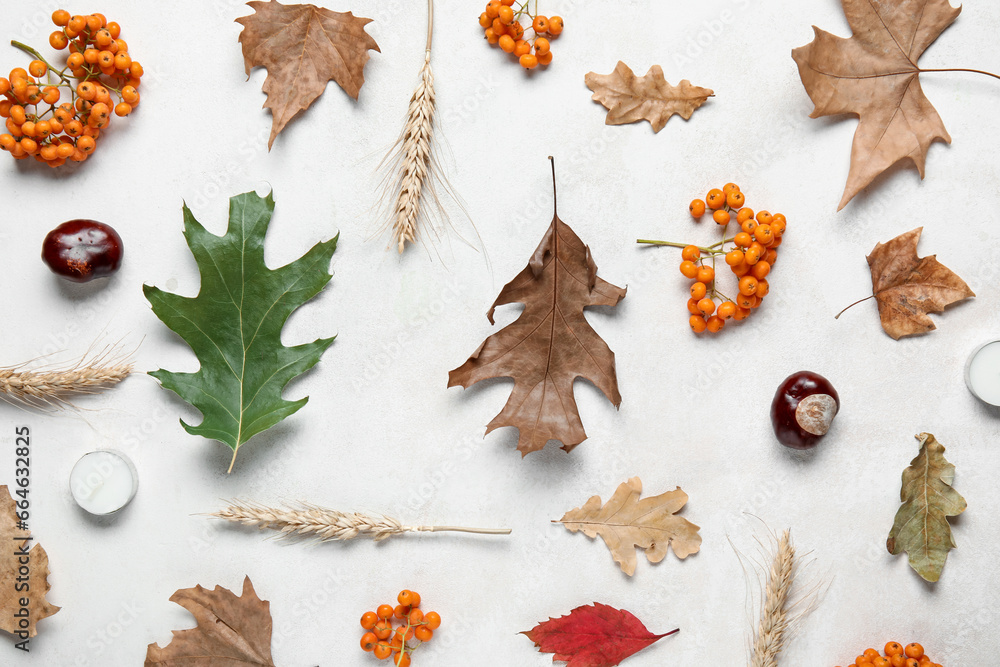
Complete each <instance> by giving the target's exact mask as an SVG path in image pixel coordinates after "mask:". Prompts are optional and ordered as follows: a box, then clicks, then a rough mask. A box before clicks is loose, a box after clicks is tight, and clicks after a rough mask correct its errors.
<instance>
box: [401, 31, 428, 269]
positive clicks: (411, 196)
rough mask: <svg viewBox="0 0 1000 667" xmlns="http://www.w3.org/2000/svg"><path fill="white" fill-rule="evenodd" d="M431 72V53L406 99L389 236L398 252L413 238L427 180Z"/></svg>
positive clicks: (416, 232) (416, 230)
mask: <svg viewBox="0 0 1000 667" xmlns="http://www.w3.org/2000/svg"><path fill="white" fill-rule="evenodd" d="M435 110H436V100H435V97H434V72H433V71H432V70H431V52H430V49H428V50H427V51H426V53H425V55H424V66H423V67H422V68H421V69H420V82H419V83H418V84H417V88H416V90H415V91H413V96H412V97H411V98H410V106H409V110H408V111H407V116H406V124H405V125H404V126H403V134H402V137H401V141H402V147H401V150H400V153H401V154H400V160H399V166H398V168H399V176H398V178H397V179H396V182H397V183H398V186H399V194H398V195H397V197H396V205H395V207H394V208H393V213H392V215H393V223H392V229H393V236H394V237H395V241H396V244H397V247H398V248H399V252H400V253H402V252H403V250H404V249H405V247H406V244H407V243H413V242H414V241H415V240H416V239H417V234H418V227H419V225H420V224H421V221H422V220H423V218H424V217H425V216H422V210H421V200H422V199H423V196H424V183H425V181H427V180H429V178H430V176H431V170H432V169H433V166H434V163H433V161H432V160H431V146H432V142H433V139H434V112H435Z"/></svg>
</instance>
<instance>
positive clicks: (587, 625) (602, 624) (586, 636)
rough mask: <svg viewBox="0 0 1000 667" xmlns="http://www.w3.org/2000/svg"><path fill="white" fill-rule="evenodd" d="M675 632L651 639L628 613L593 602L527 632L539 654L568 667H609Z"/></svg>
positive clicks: (523, 633)
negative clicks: (560, 661) (547, 654)
mask: <svg viewBox="0 0 1000 667" xmlns="http://www.w3.org/2000/svg"><path fill="white" fill-rule="evenodd" d="M677 632H678V630H672V631H671V632H667V633H664V634H662V635H654V634H653V633H651V632H650V631H649V630H647V629H646V626H644V625H643V624H642V621H640V620H639V619H638V618H636V617H635V616H634V615H633V614H631V613H630V612H627V611H625V610H624V609H615V608H614V607H609V606H608V605H606V604H601V603H599V602H595V603H594V604H593V605H586V606H583V607H577V608H576V609H574V610H573V611H571V612H570V613H569V614H568V615H566V616H562V617H561V618H550V619H549V620H547V621H543V622H541V623H539V624H538V625H536V626H535V627H534V628H533V629H531V630H528V631H527V632H522V633H521V634H522V635H525V636H526V637H527V638H528V639H530V640H531V641H533V642H535V646H537V647H538V651H539V652H540V653H554V654H555V655H554V656H552V662H555V661H556V660H562V661H563V662H568V663H569V665H568V667H612V666H613V665H618V664H620V663H621V661H622V660H624V659H625V658H627V657H629V656H630V655H633V654H635V653H638V652H639V651H641V650H642V649H644V648H646V647H648V646H650V645H651V644H653V643H655V642H656V641H658V640H659V639H662V638H663V637H666V636H668V635H672V634H675V633H677Z"/></svg>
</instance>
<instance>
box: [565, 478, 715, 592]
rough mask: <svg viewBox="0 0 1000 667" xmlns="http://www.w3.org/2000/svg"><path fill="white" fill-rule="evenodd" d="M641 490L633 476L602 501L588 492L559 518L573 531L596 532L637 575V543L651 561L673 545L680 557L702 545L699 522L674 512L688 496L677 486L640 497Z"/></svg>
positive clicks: (627, 571) (627, 570)
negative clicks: (607, 498)
mask: <svg viewBox="0 0 1000 667" xmlns="http://www.w3.org/2000/svg"><path fill="white" fill-rule="evenodd" d="M641 495H642V480H640V479H639V478H638V477H633V478H632V479H630V480H628V481H627V482H624V483H622V484H620V485H619V486H618V489H617V490H616V491H615V494H614V495H613V496H611V498H610V499H609V500H608V502H607V503H605V504H604V505H603V506H602V505H601V497H600V496H591V498H590V499H589V500H588V501H587V502H586V503H585V504H584V505H583V507H577V508H576V509H573V510H570V511H569V512H566V514H564V515H563V518H562V519H560V520H559V522H558V523H561V524H563V525H564V526H566V530H568V531H570V532H572V533H575V532H578V531H579V532H583V533H584V534H585V535H586V536H587V537H590V538H595V537H597V536H598V535H600V536H601V539H603V540H604V543H605V544H606V545H607V546H608V549H610V550H611V557H612V558H614V559H615V562H616V563H618V566H619V567H621V569H622V572H624V573H625V574H627V575H628V576H630V577H631V576H632V575H633V574H635V566H636V556H635V550H636V547H638V548H639V549H645V551H646V558H647V559H648V560H649V562H650V563H659V562H660V561H661V560H663V559H664V558H666V556H667V551H668V550H669V549H670V548H671V547H673V550H674V553H675V554H676V555H677V557H678V558H680V559H681V560H683V559H685V558H687V557H688V556H690V555H691V554H693V553H697V552H698V551H699V550H700V549H701V535H699V534H698V530H699V528H698V526H696V525H695V524H693V523H691V522H690V521H688V520H687V519H685V518H684V517H680V516H676V513H677V512H679V511H680V510H681V509H682V508H683V507H684V505H686V504H687V501H688V495H687V494H686V493H684V491H682V490H681V488H680V487H677V488H676V489H674V490H673V491H667V492H666V493H661V494H660V495H658V496H650V497H649V498H643V499H642V500H640V499H639V496H641Z"/></svg>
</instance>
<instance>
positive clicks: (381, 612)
mask: <svg viewBox="0 0 1000 667" xmlns="http://www.w3.org/2000/svg"><path fill="white" fill-rule="evenodd" d="M396 601H397V602H399V604H397V605H396V606H395V607H393V606H392V605H391V604H382V605H379V606H378V609H376V610H375V611H367V612H365V613H364V615H363V616H362V617H361V627H362V628H364V629H365V634H364V636H363V637H361V648H362V649H364V650H365V651H366V652H367V653H374V654H375V657H376V658H378V659H379V660H385V659H386V658H390V657H391V658H392V665H394V667H409V664H410V655H411V654H412V653H413V651H414V650H415V649H416V648H418V647H419V646H420V644H421V643H423V642H428V641H430V640H431V638H432V637H433V636H434V631H435V630H437V629H438V627H439V626H440V625H441V616H440V615H439V614H438V613H437V612H436V611H429V612H427V613H426V614H425V613H424V612H422V611H421V610H420V594H419V593H417V592H416V591H410V590H403V591H400V593H399V595H398V596H397V597H396ZM394 620H398V621H399V625H396V626H393V622H394ZM414 642H416V643H414Z"/></svg>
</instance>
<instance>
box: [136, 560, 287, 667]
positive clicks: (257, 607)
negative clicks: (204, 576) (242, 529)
mask: <svg viewBox="0 0 1000 667" xmlns="http://www.w3.org/2000/svg"><path fill="white" fill-rule="evenodd" d="M170 601H171V602H176V603H177V604H179V605H180V606H182V607H184V608H185V609H187V610H188V611H189V612H191V614H192V615H193V616H194V617H195V620H196V621H197V622H198V626H197V627H195V628H191V629H190V630H174V638H173V640H172V641H171V642H170V643H169V644H168V645H167V646H166V647H165V648H160V647H159V645H157V644H150V645H149V647H148V648H147V649H146V662H145V667H156V666H157V665H159V666H160V667H181V666H182V665H183V666H184V667H237V666H239V665H253V666H254V667H274V662H273V661H272V659H271V605H270V603H269V602H266V601H261V599H260V598H258V597H257V593H256V591H254V589H253V584H252V583H250V577H246V578H245V579H244V580H243V595H241V596H240V597H237V596H236V595H235V594H234V593H233V592H232V591H230V590H228V589H226V588H223V587H222V586H216V587H215V590H212V591H210V590H208V589H207V588H202V587H201V586H195V587H194V588H183V589H181V590H178V591H177V592H176V593H174V594H173V595H171V596H170Z"/></svg>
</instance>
